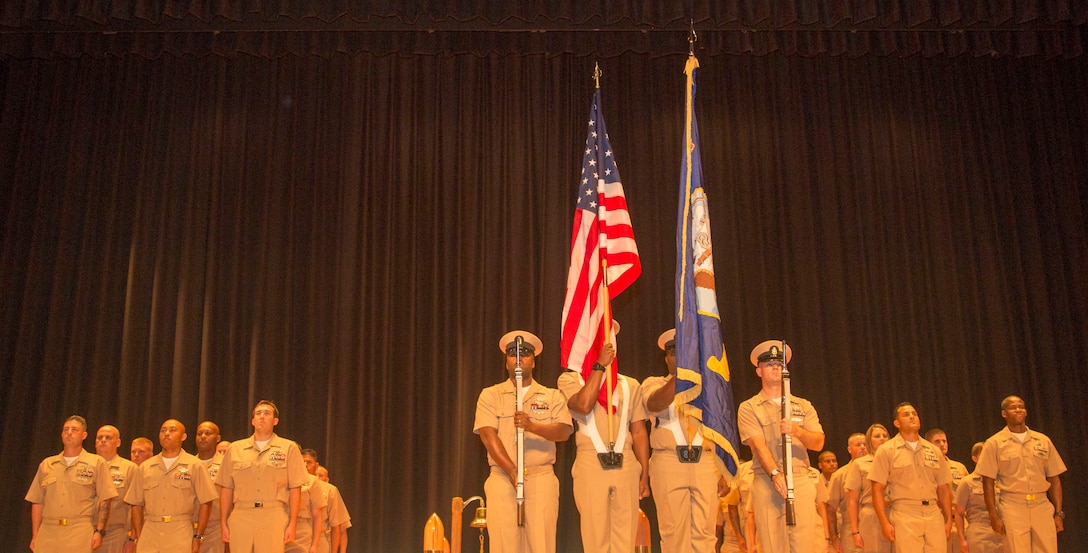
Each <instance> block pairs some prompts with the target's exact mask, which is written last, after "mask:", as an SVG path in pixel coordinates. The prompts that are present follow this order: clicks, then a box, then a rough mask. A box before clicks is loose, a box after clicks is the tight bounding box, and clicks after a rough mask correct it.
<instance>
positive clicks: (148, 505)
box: [125, 451, 219, 519]
mask: <svg viewBox="0 0 1088 553" xmlns="http://www.w3.org/2000/svg"><path fill="white" fill-rule="evenodd" d="M218 496H219V494H218V493H216V491H215V485H214V484H212V479H211V477H210V476H208V469H207V468H205V467H204V463H202V462H200V459H197V458H196V456H195V455H192V454H190V453H186V452H184V451H182V452H181V453H180V454H179V455H178V458H177V460H176V461H174V464H173V465H172V466H171V467H170V468H169V469H167V468H166V463H165V462H164V461H163V458H162V454H161V453H160V454H158V455H156V456H154V457H152V458H150V459H148V460H147V461H144V463H143V464H142V465H140V466H139V467H137V468H136V477H135V478H134V479H133V481H132V485H131V486H129V489H128V492H127V493H125V503H128V504H129V505H142V506H143V507H144V512H145V513H146V514H147V515H148V516H152V517H157V516H181V515H184V516H185V517H187V518H190V519H191V518H192V514H193V513H195V512H197V508H198V507H199V506H200V504H202V503H208V502H211V501H212V500H213V499H215V498H216V497H218Z"/></svg>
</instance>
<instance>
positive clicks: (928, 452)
mask: <svg viewBox="0 0 1088 553" xmlns="http://www.w3.org/2000/svg"><path fill="white" fill-rule="evenodd" d="M922 456H923V457H924V458H925V461H926V464H927V465H929V466H931V467H935V466H937V464H938V463H937V453H936V452H934V451H933V450H932V449H930V448H928V447H927V448H925V452H924V453H923V455H922Z"/></svg>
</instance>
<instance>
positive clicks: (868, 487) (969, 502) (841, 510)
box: [718, 423, 1005, 553]
mask: <svg viewBox="0 0 1088 553" xmlns="http://www.w3.org/2000/svg"><path fill="white" fill-rule="evenodd" d="M888 439H889V434H888V429H887V428H886V427H885V426H884V425H882V424H880V423H876V424H873V425H872V426H870V427H869V429H868V430H867V431H866V432H865V433H864V434H862V433H860V432H859V433H855V434H852V435H850V437H849V439H848V440H847V451H848V452H849V453H850V461H848V462H847V464H846V465H843V466H841V467H840V466H839V461H838V458H837V456H836V455H835V453H834V452H833V451H823V452H821V453H820V455H819V458H818V461H817V466H818V468H817V467H809V469H808V478H810V479H811V480H812V481H813V483H814V485H815V486H816V490H817V491H816V503H817V505H816V510H817V513H818V514H819V516H820V518H819V520H818V524H817V527H816V535H818V536H820V535H822V536H823V537H824V540H823V541H816V542H814V545H813V548H812V552H813V553H829V552H832V551H834V552H836V553H870V552H872V553H892V551H893V548H892V543H891V542H889V541H888V540H887V539H886V538H885V537H884V536H883V535H882V530H881V526H880V519H879V518H878V517H877V516H876V511H875V510H874V508H873V500H872V482H871V481H870V480H869V478H868V477H869V472H870V471H871V470H872V465H873V453H875V452H876V449H877V448H879V447H880V446H881V445H883V444H884V443H885V442H887V441H888ZM926 440H927V441H929V442H930V443H932V444H934V445H935V446H937V447H938V448H939V449H940V450H941V453H942V454H943V455H945V456H946V457H945V458H946V460H947V461H948V467H949V471H950V472H951V474H952V483H951V490H952V502H953V505H952V509H953V511H954V513H955V514H954V516H955V519H954V526H953V528H952V530H951V535H950V536H949V539H948V545H947V553H1004V551H1005V547H1004V543H1003V538H1002V536H1001V535H1000V534H998V533H997V532H994V530H993V528H992V527H991V526H990V518H989V514H988V512H987V510H986V502H985V500H984V497H983V489H982V476H981V475H979V474H978V473H977V472H972V473H968V471H967V467H966V466H964V464H963V463H960V462H959V461H955V460H952V459H949V458H948V457H947V455H948V437H947V434H946V433H945V432H944V431H943V430H940V429H937V428H935V429H932V430H930V431H928V432H926ZM982 447H983V442H977V443H975V445H974V447H972V448H971V459H972V461H973V462H975V463H976V464H977V463H978V458H979V455H980V454H981V453H982ZM753 478H754V473H753V472H752V462H751V461H745V462H743V463H741V464H740V466H739V467H738V469H737V475H736V477H735V478H734V480H733V482H732V485H731V489H730V492H729V494H728V495H726V496H725V497H722V498H721V514H720V517H719V520H718V527H719V528H718V536H719V544H720V548H719V551H720V552H721V553H740V552H747V553H758V552H759V551H760V546H759V539H758V530H757V528H756V524H755V519H754V517H753V508H752V502H751V493H750V491H751V486H752V479H753ZM996 494H997V495H998V496H1000V492H996ZM887 502H888V497H887V494H885V504H887ZM742 513H743V518H742V516H741V514H742ZM885 514H887V512H885Z"/></svg>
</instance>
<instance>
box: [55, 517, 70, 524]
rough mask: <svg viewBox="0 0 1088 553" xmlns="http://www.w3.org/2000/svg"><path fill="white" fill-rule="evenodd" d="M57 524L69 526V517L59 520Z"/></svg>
mask: <svg viewBox="0 0 1088 553" xmlns="http://www.w3.org/2000/svg"><path fill="white" fill-rule="evenodd" d="M57 524H59V525H61V526H68V519H66V518H62V519H60V520H58V521H57Z"/></svg>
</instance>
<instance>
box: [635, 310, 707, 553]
mask: <svg viewBox="0 0 1088 553" xmlns="http://www.w3.org/2000/svg"><path fill="white" fill-rule="evenodd" d="M657 347H658V348H660V349H661V350H662V351H664V352H665V367H666V368H667V369H668V376H651V377H649V378H647V379H646V380H644V381H643V382H642V397H643V398H644V399H645V400H646V412H647V414H648V415H650V417H651V419H650V420H651V421H654V424H653V425H652V428H653V430H652V431H651V432H650V449H651V450H652V452H653V453H652V455H650V490H651V491H652V492H653V495H654V504H656V505H657V527H658V531H659V532H661V551H662V552H663V553H672V552H680V551H694V552H703V553H710V552H712V551H713V550H714V545H715V541H716V540H715V535H714V533H715V525H716V524H715V523H716V522H717V513H718V512H719V511H720V510H721V509H720V507H721V504H720V502H719V501H718V481H719V480H721V476H720V475H719V474H718V470H717V469H716V467H715V466H714V448H715V446H714V444H713V443H711V442H705V443H704V442H703V425H702V423H701V422H699V420H698V419H695V418H693V417H689V416H685V415H683V414H681V413H680V412H679V411H677V410H676V406H675V405H673V398H674V397H675V396H676V329H675V328H674V329H670V330H666V331H665V332H663V333H662V334H661V335H660V336H658V338H657ZM703 448H708V449H707V450H704V449H703Z"/></svg>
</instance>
